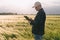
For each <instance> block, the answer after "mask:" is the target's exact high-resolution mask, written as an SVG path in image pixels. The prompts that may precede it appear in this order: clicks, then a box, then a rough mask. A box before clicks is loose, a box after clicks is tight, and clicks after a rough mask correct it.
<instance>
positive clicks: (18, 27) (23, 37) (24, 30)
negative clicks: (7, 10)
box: [0, 15, 60, 40]
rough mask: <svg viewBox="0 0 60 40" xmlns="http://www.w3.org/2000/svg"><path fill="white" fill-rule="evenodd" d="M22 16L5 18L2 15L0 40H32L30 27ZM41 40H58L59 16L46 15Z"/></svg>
mask: <svg viewBox="0 0 60 40" xmlns="http://www.w3.org/2000/svg"><path fill="white" fill-rule="evenodd" d="M23 16H24V15H14V16H12V15H10V16H8V18H6V17H7V16H5V15H4V18H0V40H34V36H33V34H32V33H31V31H32V30H31V29H32V26H31V25H30V24H29V23H28V21H27V20H26V19H25V18H24V17H23ZM28 16H29V17H31V18H33V19H34V17H35V16H34V15H28ZM2 17H3V15H2ZM11 17H12V18H11ZM2 20H3V21H2ZM43 40H60V15H47V19H46V23H45V34H44V36H43Z"/></svg>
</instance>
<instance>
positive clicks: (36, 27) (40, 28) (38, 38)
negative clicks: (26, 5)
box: [24, 2, 46, 40]
mask: <svg viewBox="0 0 60 40" xmlns="http://www.w3.org/2000/svg"><path fill="white" fill-rule="evenodd" d="M33 8H35V9H36V11H38V13H37V15H36V17H35V19H34V20H32V19H30V18H29V17H27V16H24V17H25V18H26V19H27V20H28V21H29V22H30V24H31V25H32V33H33V35H34V37H35V40H42V36H43V35H44V30H45V29H44V28H45V20H46V14H45V12H44V10H43V8H42V6H41V3H40V2H35V4H34V6H33Z"/></svg>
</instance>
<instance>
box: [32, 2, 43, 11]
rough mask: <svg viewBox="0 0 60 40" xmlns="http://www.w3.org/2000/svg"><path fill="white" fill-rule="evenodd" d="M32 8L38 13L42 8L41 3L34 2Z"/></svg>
mask: <svg viewBox="0 0 60 40" xmlns="http://www.w3.org/2000/svg"><path fill="white" fill-rule="evenodd" d="M33 8H35V9H36V11H39V10H40V9H41V8H42V6H41V3H40V2H35V4H34V6H33Z"/></svg>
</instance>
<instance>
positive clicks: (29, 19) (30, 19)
mask: <svg viewBox="0 0 60 40" xmlns="http://www.w3.org/2000/svg"><path fill="white" fill-rule="evenodd" d="M24 17H25V18H26V19H27V20H28V21H29V22H31V21H32V18H29V17H28V16H24Z"/></svg>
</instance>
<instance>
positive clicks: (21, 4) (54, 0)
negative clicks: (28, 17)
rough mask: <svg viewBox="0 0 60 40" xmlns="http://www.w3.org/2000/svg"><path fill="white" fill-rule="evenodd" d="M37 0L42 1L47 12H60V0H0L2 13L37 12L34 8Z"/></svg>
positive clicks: (0, 11)
mask: <svg viewBox="0 0 60 40" xmlns="http://www.w3.org/2000/svg"><path fill="white" fill-rule="evenodd" d="M36 1H39V2H41V4H42V7H43V9H44V10H45V12H46V14H60V0H0V13H3V12H5V13H8V12H12V13H18V14H36V10H35V9H34V8H32V6H34V3H35V2H36Z"/></svg>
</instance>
